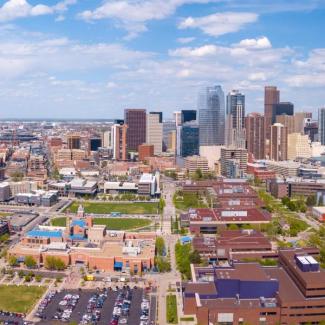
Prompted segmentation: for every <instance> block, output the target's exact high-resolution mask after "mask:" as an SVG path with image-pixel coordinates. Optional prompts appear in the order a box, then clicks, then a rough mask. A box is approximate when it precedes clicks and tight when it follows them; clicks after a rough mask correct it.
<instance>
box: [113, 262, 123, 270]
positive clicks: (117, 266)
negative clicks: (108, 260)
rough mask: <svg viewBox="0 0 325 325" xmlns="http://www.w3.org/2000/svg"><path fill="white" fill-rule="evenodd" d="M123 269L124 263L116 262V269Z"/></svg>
mask: <svg viewBox="0 0 325 325" xmlns="http://www.w3.org/2000/svg"><path fill="white" fill-rule="evenodd" d="M122 267H123V262H114V268H116V269H121V268H122Z"/></svg>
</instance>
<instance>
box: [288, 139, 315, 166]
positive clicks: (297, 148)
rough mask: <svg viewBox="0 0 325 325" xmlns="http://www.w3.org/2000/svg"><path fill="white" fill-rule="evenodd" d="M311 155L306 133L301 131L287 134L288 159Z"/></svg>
mask: <svg viewBox="0 0 325 325" xmlns="http://www.w3.org/2000/svg"><path fill="white" fill-rule="evenodd" d="M311 155H312V151H311V146H310V141H309V137H308V135H302V134H301V133H291V134H288V160H295V159H296V158H310V157H311Z"/></svg>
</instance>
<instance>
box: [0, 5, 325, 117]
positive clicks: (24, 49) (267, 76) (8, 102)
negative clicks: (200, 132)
mask: <svg viewBox="0 0 325 325" xmlns="http://www.w3.org/2000/svg"><path fill="white" fill-rule="evenodd" d="M271 5H272V6H271ZM0 6H1V7H0V48H1V51H0V76H1V81H0V94H1V96H0V105H1V107H2V109H1V115H0V117H1V118H17V117H19V118H37V117H38V118H85V119H86V118H108V119H109V118H115V117H116V118H118V117H122V116H123V112H124V108H145V109H147V110H150V111H155V110H157V111H162V112H163V113H164V117H171V115H172V112H173V111H175V110H181V109H196V108H197V95H198V92H199V91H200V90H201V89H202V87H205V86H213V85H221V86H222V87H223V90H224V92H225V93H228V92H229V91H231V90H232V89H238V90H239V91H240V92H242V93H244V94H245V96H246V113H250V112H255V111H256V112H260V113H263V110H264V103H263V100H264V86H265V85H275V86H278V87H279V88H280V89H281V100H283V101H291V102H293V103H294V104H295V109H296V111H297V112H298V111H302V110H308V111H312V112H313V113H314V118H316V116H317V114H316V112H317V109H318V108H320V107H322V106H324V103H325V100H324V95H323V89H324V87H325V78H324V73H323V72H324V64H325V41H324V40H323V39H322V38H321V37H319V36H318V34H319V31H321V30H323V29H324V27H325V26H324V24H325V23H324V21H323V19H322V17H323V15H324V11H325V1H304V3H303V4H301V1H290V2H289V1H275V2H274V1H272V2H271V1H264V2H263V4H261V3H260V2H259V1H256V0H250V1H245V4H244V5H243V4H241V2H240V1H237V0H229V1H222V0H220V1H213V0H211V1H209V0H169V1H160V0H152V1H145V0H136V1H131V0H128V1H127V0H123V1H118V2H116V1H76V0H65V1H45V0H43V1H41V0H37V1H29V2H27V1H26V0H10V1H0ZM302 22H303V23H302ZM307 25H308V29H307V28H306V26H307Z"/></svg>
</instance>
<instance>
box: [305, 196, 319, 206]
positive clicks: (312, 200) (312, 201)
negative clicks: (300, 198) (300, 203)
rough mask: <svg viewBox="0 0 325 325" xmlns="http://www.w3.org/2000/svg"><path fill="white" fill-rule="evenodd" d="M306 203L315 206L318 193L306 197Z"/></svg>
mask: <svg viewBox="0 0 325 325" xmlns="http://www.w3.org/2000/svg"><path fill="white" fill-rule="evenodd" d="M306 204H307V206H309V207H313V206H315V205H316V204H317V197H316V195H309V196H308V197H307V199H306Z"/></svg>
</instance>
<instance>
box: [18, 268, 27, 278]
mask: <svg viewBox="0 0 325 325" xmlns="http://www.w3.org/2000/svg"><path fill="white" fill-rule="evenodd" d="M18 276H19V277H20V278H23V277H24V276H25V272H24V271H23V270H19V271H18Z"/></svg>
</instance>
